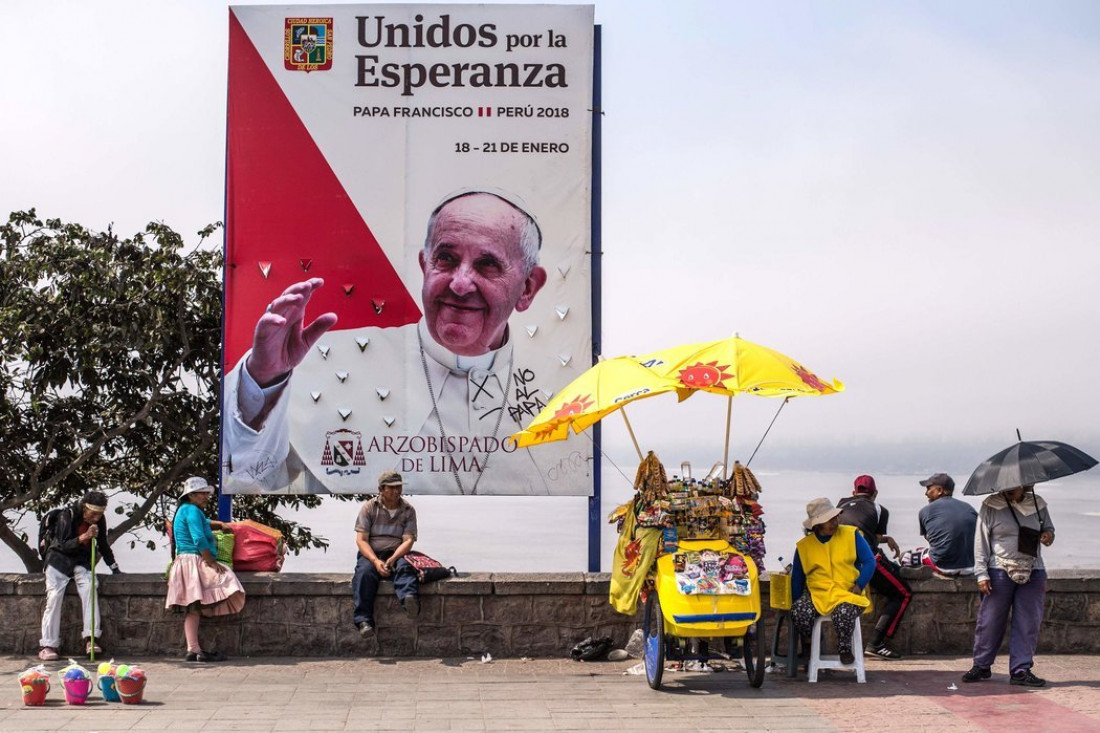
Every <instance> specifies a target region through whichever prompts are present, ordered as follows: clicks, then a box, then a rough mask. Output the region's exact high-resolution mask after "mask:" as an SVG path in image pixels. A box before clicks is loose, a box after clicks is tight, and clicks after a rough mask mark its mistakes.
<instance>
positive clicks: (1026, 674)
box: [1009, 669, 1047, 687]
mask: <svg viewBox="0 0 1100 733" xmlns="http://www.w3.org/2000/svg"><path fill="white" fill-rule="evenodd" d="M1009 682H1011V683H1012V684H1014V685H1021V686H1023V687H1042V686H1043V685H1045V684H1046V683H1047V681H1046V680H1044V679H1042V678H1040V677H1036V676H1035V675H1033V674H1032V673H1031V670H1030V669H1021V670H1019V671H1017V672H1013V673H1012V679H1011V680H1009Z"/></svg>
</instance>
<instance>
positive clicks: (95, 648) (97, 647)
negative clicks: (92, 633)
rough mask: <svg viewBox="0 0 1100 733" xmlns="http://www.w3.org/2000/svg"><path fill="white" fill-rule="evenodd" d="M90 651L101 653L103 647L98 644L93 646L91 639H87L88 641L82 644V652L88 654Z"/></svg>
mask: <svg viewBox="0 0 1100 733" xmlns="http://www.w3.org/2000/svg"><path fill="white" fill-rule="evenodd" d="M92 652H95V653H96V654H102V653H103V647H101V646H100V645H99V644H96V645H95V646H93V645H92V640H91V639H88V641H87V642H86V643H85V645H84V653H85V654H88V655H91V653H92Z"/></svg>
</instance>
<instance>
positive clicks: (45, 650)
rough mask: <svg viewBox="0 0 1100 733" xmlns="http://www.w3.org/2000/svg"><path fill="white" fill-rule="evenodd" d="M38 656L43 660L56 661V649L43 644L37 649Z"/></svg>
mask: <svg viewBox="0 0 1100 733" xmlns="http://www.w3.org/2000/svg"><path fill="white" fill-rule="evenodd" d="M38 658H39V659H41V660H42V661H43V662H56V661H57V650H56V649H54V648H53V647H52V646H44V647H42V648H41V649H39V650H38Z"/></svg>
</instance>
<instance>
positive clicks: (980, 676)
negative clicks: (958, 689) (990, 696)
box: [962, 664, 993, 682]
mask: <svg viewBox="0 0 1100 733" xmlns="http://www.w3.org/2000/svg"><path fill="white" fill-rule="evenodd" d="M992 676H993V671H992V670H991V669H989V667H979V666H978V665H976V664H975V665H974V666H973V667H971V668H970V671H968V672H966V673H965V674H963V676H962V680H963V682H978V681H980V680H987V679H989V678H990V677H992Z"/></svg>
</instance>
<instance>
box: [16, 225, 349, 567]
mask: <svg viewBox="0 0 1100 733" xmlns="http://www.w3.org/2000/svg"><path fill="white" fill-rule="evenodd" d="M219 227H220V224H214V225H211V226H208V227H206V228H205V229H203V230H202V231H200V232H199V233H198V237H199V241H198V242H197V243H196V244H195V245H194V246H193V247H190V248H188V247H185V245H184V242H183V240H182V238H181V237H180V236H179V235H178V234H177V233H176V232H174V231H172V229H170V228H169V227H167V226H165V225H164V224H161V223H156V222H154V223H151V224H149V225H148V226H147V227H146V228H145V231H144V232H142V233H138V234H135V235H134V236H133V237H130V238H125V239H123V238H120V237H119V236H117V235H116V234H115V233H114V232H113V231H111V229H110V228H108V229H107V231H106V232H94V231H91V230H89V229H87V228H85V227H83V226H80V225H79V224H69V223H63V222H62V221H60V220H58V219H47V220H42V219H39V218H38V217H37V215H36V213H35V211H34V209H31V210H30V211H20V212H14V213H12V214H11V216H10V217H9V219H8V222H7V224H5V225H3V226H2V227H0V246H2V247H3V251H2V252H0V540H2V541H3V542H4V543H5V544H6V545H7V546H8V547H10V548H11V549H12V550H13V551H15V553H16V554H17V555H18V556H19V558H20V559H21V560H22V561H23V564H24V565H25V566H26V568H27V570H28V571H32V572H36V571H39V570H41V568H42V562H41V560H40V559H39V557H38V554H37V548H36V542H37V537H28V536H27V534H26V533H25V532H17V531H16V530H15V527H16V525H18V524H19V523H20V521H21V520H22V519H23V518H24V517H25V514H26V513H27V512H31V513H33V514H34V515H36V516H41V515H42V514H43V513H44V512H45V511H47V510H49V509H50V508H52V507H55V506H62V505H64V504H67V503H70V502H72V501H75V500H76V499H78V498H79V497H80V496H81V495H82V494H83V493H84V492H85V491H87V490H89V489H93V488H95V489H100V490H103V491H106V492H107V493H108V494H109V495H110V494H115V495H117V494H123V493H124V494H129V495H132V497H137V499H133V498H130V499H123V500H121V501H119V500H114V501H112V505H113V506H114V508H115V511H116V512H117V513H118V514H120V515H123V518H122V520H121V521H120V522H118V523H116V524H114V526H113V527H112V528H111V531H110V540H111V541H112V542H117V541H118V539H119V538H120V537H122V536H123V535H125V534H126V533H128V532H130V531H131V530H134V529H136V528H139V527H153V528H155V529H156V530H158V531H161V532H163V527H164V520H165V519H166V518H168V517H170V516H171V513H172V511H173V509H174V502H173V501H172V499H173V498H174V496H175V494H176V492H177V490H178V487H179V483H180V481H181V480H182V479H183V478H186V477H187V476H189V475H202V476H207V477H210V478H213V477H214V476H216V473H217V469H218V466H217V439H218V419H219V414H220V408H219V394H220V391H219V380H220V376H221V364H220V362H221V309H222V300H221V275H222V270H221V263H222V256H221V252H220V249H219V248H217V247H210V246H205V247H204V246H203V244H204V243H205V242H206V241H207V240H208V238H209V237H211V235H213V234H214V233H215V232H216V231H217V229H218V228H219ZM237 501H238V502H240V508H241V509H244V510H246V511H247V515H248V516H249V517H250V518H253V519H256V520H257V521H260V522H264V523H265V524H269V525H271V526H275V527H277V528H279V529H281V530H282V531H283V533H284V535H285V538H286V542H287V546H288V548H290V549H291V550H292V551H294V552H298V551H300V550H301V549H303V548H305V547H311V546H312V547H327V544H328V543H327V541H325V540H324V538H320V537H314V536H313V535H312V533H311V532H310V530H309V528H308V527H304V526H301V525H299V524H297V523H294V522H288V521H285V520H283V519H281V518H280V517H279V516H278V514H277V510H278V508H279V507H280V506H288V505H289V506H294V507H297V506H307V507H313V506H318V505H319V504H320V499H319V498H318V497H247V498H245V499H238V500H237ZM131 542H134V540H131ZM148 544H149V546H150V549H155V547H156V543H155V542H153V541H150V542H149V543H148Z"/></svg>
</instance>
